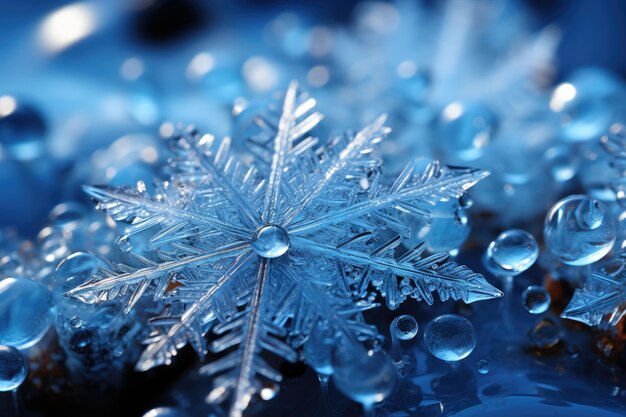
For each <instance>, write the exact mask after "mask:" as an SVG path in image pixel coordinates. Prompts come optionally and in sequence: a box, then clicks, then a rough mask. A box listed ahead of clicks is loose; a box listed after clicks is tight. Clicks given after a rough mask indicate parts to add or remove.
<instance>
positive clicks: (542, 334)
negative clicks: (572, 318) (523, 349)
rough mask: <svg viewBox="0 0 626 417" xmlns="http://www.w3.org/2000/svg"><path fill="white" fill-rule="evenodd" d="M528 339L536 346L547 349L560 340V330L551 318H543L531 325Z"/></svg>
mask: <svg viewBox="0 0 626 417" xmlns="http://www.w3.org/2000/svg"><path fill="white" fill-rule="evenodd" d="M530 339H531V340H532V342H533V344H534V345H535V346H536V347H538V348H540V349H549V348H551V347H554V346H556V345H557V344H558V343H559V342H560V341H561V330H560V329H559V327H558V326H557V325H556V324H555V323H554V322H553V321H552V320H548V319H544V320H541V321H539V322H538V323H537V324H536V325H535V327H533V329H532V330H531V332H530Z"/></svg>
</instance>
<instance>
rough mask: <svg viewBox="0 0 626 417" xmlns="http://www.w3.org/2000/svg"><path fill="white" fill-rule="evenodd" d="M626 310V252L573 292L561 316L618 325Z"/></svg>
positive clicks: (605, 265) (591, 323)
mask: <svg viewBox="0 0 626 417" xmlns="http://www.w3.org/2000/svg"><path fill="white" fill-rule="evenodd" d="M625 314H626V253H622V254H620V256H619V257H618V258H617V259H615V260H612V261H609V262H607V263H605V264H604V265H603V267H602V268H600V270H599V271H598V272H594V273H592V274H591V276H590V277H589V279H588V280H587V282H586V283H585V285H584V286H583V287H582V288H579V289H577V290H576V292H575V293H574V296H573V297H572V300H571V301H570V302H569V304H568V305H567V307H566V308H565V310H564V311H563V313H562V314H561V317H563V318H566V319H570V320H576V321H580V322H581V323H585V324H587V325H589V326H597V325H599V324H600V323H601V322H602V321H603V320H606V322H607V323H608V324H609V325H611V326H615V325H617V323H619V321H620V320H621V319H622V317H624V315H625Z"/></svg>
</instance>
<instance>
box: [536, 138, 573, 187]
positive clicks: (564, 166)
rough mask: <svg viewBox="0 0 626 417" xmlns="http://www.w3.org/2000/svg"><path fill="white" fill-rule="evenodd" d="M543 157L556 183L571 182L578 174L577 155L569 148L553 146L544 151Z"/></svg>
mask: <svg viewBox="0 0 626 417" xmlns="http://www.w3.org/2000/svg"><path fill="white" fill-rule="evenodd" d="M544 156H545V160H546V163H547V164H548V167H549V168H550V173H551V174H552V178H553V179H554V180H555V181H556V182H557V183H564V182H567V181H569V180H571V179H572V178H574V176H575V175H576V173H577V172H578V165H579V161H578V157H577V154H576V152H575V151H574V150H573V149H572V148H571V147H569V146H563V145H562V146H553V147H552V148H550V149H548V150H547V151H546V153H545V155H544Z"/></svg>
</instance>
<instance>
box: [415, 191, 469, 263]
mask: <svg viewBox="0 0 626 417" xmlns="http://www.w3.org/2000/svg"><path fill="white" fill-rule="evenodd" d="M463 204H467V201H466V200H464V201H463ZM470 205H471V203H470ZM407 218H408V223H409V226H410V228H411V241H410V243H411V244H413V245H417V244H418V243H421V242H424V243H425V244H426V248H427V249H428V250H429V251H430V252H433V253H435V252H451V253H454V252H457V251H458V248H459V247H461V246H462V245H463V243H464V242H465V240H466V239H467V237H468V236H469V234H470V229H471V227H470V220H469V217H468V215H467V210H466V208H465V207H464V206H462V205H461V202H460V201H457V200H450V201H447V202H438V203H437V204H436V205H435V207H433V208H432V209H430V217H429V218H428V219H424V220H417V221H416V220H415V217H411V216H407Z"/></svg>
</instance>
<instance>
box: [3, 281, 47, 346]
mask: <svg viewBox="0 0 626 417" xmlns="http://www.w3.org/2000/svg"><path fill="white" fill-rule="evenodd" d="M51 310H52V295H51V294H50V291H48V289H47V288H46V287H44V286H43V285H41V284H40V283H38V282H35V281H31V280H29V279H25V278H5V279H3V280H2V281H0V343H1V344H5V345H10V346H13V347H16V348H18V349H25V348H27V347H30V346H32V345H34V344H35V343H37V342H38V341H39V340H40V339H41V338H42V337H43V336H44V334H45V333H46V331H47V330H48V328H49V327H50V323H51V319H52V317H51Z"/></svg>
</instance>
